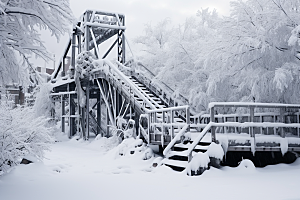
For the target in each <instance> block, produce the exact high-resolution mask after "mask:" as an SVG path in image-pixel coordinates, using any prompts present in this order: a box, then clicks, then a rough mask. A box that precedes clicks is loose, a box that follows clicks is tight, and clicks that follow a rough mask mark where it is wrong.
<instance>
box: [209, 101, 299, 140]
mask: <svg viewBox="0 0 300 200" xmlns="http://www.w3.org/2000/svg"><path fill="white" fill-rule="evenodd" d="M225 107H226V108H237V107H242V108H248V109H249V114H245V116H244V117H248V122H244V123H241V124H244V126H240V125H238V123H239V122H227V120H226V119H228V118H230V117H231V118H234V117H239V116H241V117H243V115H244V114H241V115H238V114H229V115H220V118H222V119H223V120H222V121H223V122H224V123H218V124H223V126H218V127H240V128H247V127H249V132H250V135H251V137H255V133H254V129H253V128H254V127H260V128H261V130H260V133H262V128H268V127H273V128H275V127H280V135H281V137H285V132H284V130H283V128H287V127H288V128H297V135H298V137H299V127H298V126H294V125H291V126H290V125H287V124H291V123H284V122H285V110H286V109H296V111H295V112H293V113H294V115H295V116H297V120H296V123H297V124H299V109H300V105H298V104H280V103H252V102H212V103H210V104H209V108H210V117H209V119H210V122H219V120H218V116H219V115H215V111H216V110H215V109H216V108H225ZM255 108H259V109H279V112H278V113H279V114H275V113H270V112H266V113H261V112H260V113H258V114H255V113H254V110H255ZM226 117H227V118H226ZM255 117H259V120H258V123H257V122H255ZM263 117H273V122H263ZM235 119H237V118H235ZM248 123H250V124H253V123H255V124H257V126H253V125H252V126H248V125H246V124H248ZM229 124H236V125H237V126H234V125H230V126H229ZM267 124H268V125H267ZM270 124H272V125H270ZM283 124H285V125H283ZM294 124H295V123H294ZM215 128H216V126H214V127H212V128H211V133H212V141H215V132H216V130H215ZM275 133H276V131H275V129H274V134H275Z"/></svg>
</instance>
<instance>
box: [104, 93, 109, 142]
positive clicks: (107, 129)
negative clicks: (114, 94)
mask: <svg viewBox="0 0 300 200" xmlns="http://www.w3.org/2000/svg"><path fill="white" fill-rule="evenodd" d="M104 98H105V97H104ZM108 109H109V108H106V137H108V136H109V116H108V112H109V111H108Z"/></svg>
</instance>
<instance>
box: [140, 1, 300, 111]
mask: <svg viewBox="0 0 300 200" xmlns="http://www.w3.org/2000/svg"><path fill="white" fill-rule="evenodd" d="M299 6H300V1H299V0H295V1H288V0H261V1H256V0H248V1H233V2H231V15H230V16H229V17H220V16H218V14H217V12H216V11H215V10H214V11H210V10H209V9H202V10H200V11H198V13H197V16H196V17H191V18H188V19H187V20H186V21H185V23H183V24H180V25H177V26H176V25H175V26H170V25H168V26H166V25H165V23H158V24H157V25H156V26H150V28H151V29H150V30H152V31H148V32H147V33H146V35H145V36H144V37H139V38H138V39H137V40H136V42H137V43H139V44H142V45H143V44H144V45H145V52H148V53H145V54H146V55H145V56H144V57H143V58H140V60H141V61H142V62H143V63H144V64H145V65H146V66H147V67H148V68H149V69H151V70H152V71H153V72H154V73H156V75H157V78H159V79H160V80H163V81H164V82H166V83H167V84H168V85H170V86H171V87H172V88H173V89H174V90H176V91H179V92H180V93H182V94H183V95H185V96H186V97H187V98H188V99H189V102H190V104H191V105H192V106H193V107H194V108H196V109H198V111H200V110H205V109H206V108H207V104H208V103H209V102H211V101H243V102H277V103H278V102H279V103H300V101H299V99H300V93H299V92H298V91H299V89H300V71H299V64H300V53H299V52H300V48H299V45H300V44H299V43H300V39H299V38H300V37H299V35H300V34H299V33H300V13H299ZM152 27H153V28H152ZM154 28H155V32H154V31H153V29H154ZM146 30H149V26H147V27H146ZM156 32H160V33H161V35H162V36H163V35H164V34H168V37H167V39H165V40H163V42H164V43H163V45H162V46H159V45H158V42H155V41H156V40H153V41H152V43H150V42H147V41H148V40H146V37H149V38H155V35H157V33H156ZM165 38H166V37H165ZM141 39H143V40H141ZM153 57H156V58H155V59H153Z"/></svg>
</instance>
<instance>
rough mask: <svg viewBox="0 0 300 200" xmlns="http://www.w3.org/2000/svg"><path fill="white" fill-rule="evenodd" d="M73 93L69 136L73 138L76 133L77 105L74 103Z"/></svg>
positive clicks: (71, 96)
mask: <svg viewBox="0 0 300 200" xmlns="http://www.w3.org/2000/svg"><path fill="white" fill-rule="evenodd" d="M73 99H74V98H73V95H72V94H71V95H70V115H71V117H70V134H69V138H71V137H72V136H73V135H74V134H75V130H76V129H75V116H74V115H75V105H74V100H73Z"/></svg>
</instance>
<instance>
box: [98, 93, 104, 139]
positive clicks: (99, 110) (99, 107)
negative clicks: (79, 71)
mask: <svg viewBox="0 0 300 200" xmlns="http://www.w3.org/2000/svg"><path fill="white" fill-rule="evenodd" d="M97 102H99V103H98V104H97V124H98V126H97V135H98V134H100V133H101V130H100V127H101V94H100V91H99V90H98V91H97ZM101 136H102V137H103V135H101Z"/></svg>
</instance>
